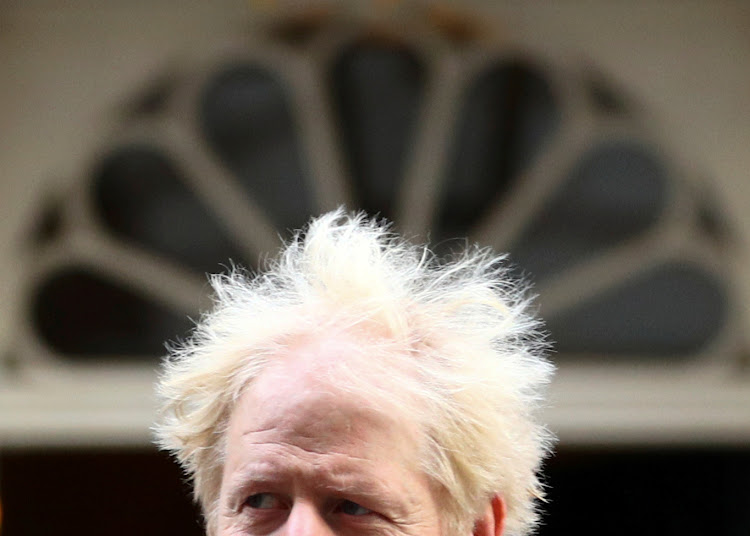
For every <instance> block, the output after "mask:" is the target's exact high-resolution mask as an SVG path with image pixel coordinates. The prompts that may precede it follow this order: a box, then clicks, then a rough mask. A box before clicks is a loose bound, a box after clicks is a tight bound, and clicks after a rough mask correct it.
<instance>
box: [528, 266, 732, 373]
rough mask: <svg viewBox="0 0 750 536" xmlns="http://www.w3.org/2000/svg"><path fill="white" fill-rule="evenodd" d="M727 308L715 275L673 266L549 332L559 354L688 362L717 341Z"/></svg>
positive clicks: (575, 312) (606, 296)
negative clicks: (653, 357) (686, 359)
mask: <svg viewBox="0 0 750 536" xmlns="http://www.w3.org/2000/svg"><path fill="white" fill-rule="evenodd" d="M542 299H543V298H542ZM728 308H729V306H728V303H727V296H726V293H725V289H724V288H723V286H722V284H721V282H720V281H718V280H717V279H716V277H715V276H714V275H713V274H711V273H708V272H706V271H705V270H703V269H702V268H700V267H698V266H694V265H690V264H679V263H676V262H675V263H672V264H666V265H664V266H660V267H659V268H656V269H654V270H651V271H648V272H646V273H644V274H640V275H637V276H635V277H633V279H632V280H630V281H628V282H627V283H625V284H623V285H622V286H620V287H617V288H614V289H611V290H609V291H607V292H604V293H602V294H599V295H597V296H596V297H595V298H593V299H592V300H590V301H588V302H586V303H584V304H582V305H580V306H578V307H576V308H574V309H572V310H568V311H565V312H563V313H560V314H559V315H557V316H554V317H551V318H549V319H548V322H547V326H548V328H549V330H550V331H551V332H552V340H554V341H555V342H556V344H555V347H556V351H557V352H559V353H561V354H565V353H596V354H601V355H600V356H597V359H607V357H609V356H611V357H615V356H616V355H617V354H646V355H659V356H662V357H674V358H680V357H682V358H684V357H686V356H689V354H690V353H691V352H695V351H697V350H699V349H700V348H701V347H702V346H703V345H704V344H706V343H708V342H709V341H710V340H711V339H712V338H713V337H715V336H716V335H717V333H718V332H719V330H720V329H721V328H722V326H723V325H724V323H725V321H726V317H727V314H728Z"/></svg>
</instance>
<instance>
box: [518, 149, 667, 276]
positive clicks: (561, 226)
mask: <svg viewBox="0 0 750 536" xmlns="http://www.w3.org/2000/svg"><path fill="white" fill-rule="evenodd" d="M666 201H667V176H666V171H665V170H664V167H663V166H662V163H661V161H660V159H659V158H658V157H657V156H656V155H654V154H652V153H651V151H649V150H648V149H646V148H645V147H642V146H640V145H636V144H633V143H624V142H611V143H607V144H604V145H602V146H600V147H597V148H596V149H594V150H592V151H591V152H590V153H588V154H587V155H585V156H584V157H583V159H582V160H581V162H580V163H579V164H578V165H577V166H576V167H575V168H574V169H573V170H572V172H571V173H570V176H569V177H568V179H567V180H566V181H565V182H563V184H562V187H561V188H560V190H559V191H558V192H557V193H556V194H555V195H554V196H553V198H552V199H551V200H550V202H549V203H548V204H547V206H546V207H545V208H544V209H543V210H541V211H540V212H539V214H537V216H536V219H535V220H534V221H533V222H532V223H531V226H530V228H529V229H528V230H527V231H526V232H525V233H524V234H523V235H522V237H521V238H520V239H519V240H518V242H517V244H515V245H514V246H513V247H512V249H511V251H512V258H513V261H514V262H516V263H518V264H519V265H520V266H521V267H522V268H523V269H524V270H526V271H527V272H528V273H530V274H531V276H532V277H533V278H534V279H536V280H540V279H543V278H544V277H546V276H548V275H550V274H553V273H555V272H559V271H561V270H563V269H565V268H567V267H569V266H571V265H573V264H575V263H577V262H580V261H581V260H585V259H587V258H590V257H591V256H593V255H594V254H596V253H597V252H600V251H602V250H603V249H605V248H607V247H610V246H614V245H617V244H619V243H621V242H622V241H623V240H625V239H628V238H631V237H633V236H636V235H638V234H639V233H641V232H643V231H645V230H646V229H648V228H649V227H650V226H652V225H653V224H654V223H655V222H656V220H657V218H658V217H659V215H660V214H661V212H662V210H663V209H664V206H665V204H666Z"/></svg>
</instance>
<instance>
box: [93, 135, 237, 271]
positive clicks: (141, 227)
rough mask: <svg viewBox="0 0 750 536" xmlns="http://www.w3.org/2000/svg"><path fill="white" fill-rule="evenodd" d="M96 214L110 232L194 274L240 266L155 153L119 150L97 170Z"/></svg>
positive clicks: (170, 166)
mask: <svg viewBox="0 0 750 536" xmlns="http://www.w3.org/2000/svg"><path fill="white" fill-rule="evenodd" d="M94 195H95V204H96V210H97V211H98V213H99V217H100V218H101V219H102V221H103V222H104V224H105V225H106V226H107V227H109V228H110V229H111V230H112V232H113V233H114V234H115V235H117V236H119V237H121V238H123V239H125V240H128V241H132V242H136V243H137V244H139V245H143V246H145V247H147V248H150V249H153V250H155V251H157V252H159V253H161V254H164V255H166V256H168V257H170V258H172V259H174V260H176V261H178V262H181V263H184V264H186V265H187V266H189V267H190V268H193V269H195V270H197V271H199V272H217V271H221V270H222V269H223V268H222V267H223V266H226V265H227V264H228V261H229V260H230V259H232V260H234V261H238V262H241V261H243V259H242V256H241V254H240V253H239V251H238V250H237V249H236V248H235V247H234V245H233V244H232V243H231V242H230V241H229V239H228V238H227V237H226V235H225V234H224V232H223V229H222V228H221V227H220V226H219V225H218V223H217V222H216V221H215V220H214V219H213V217H212V215H211V214H210V213H209V212H208V211H207V210H206V209H205V207H204V206H203V205H202V204H201V202H200V200H199V199H198V198H197V197H196V196H195V195H194V194H193V192H191V191H190V190H188V189H187V188H186V187H185V185H184V184H183V182H182V181H181V179H180V172H179V170H178V168H177V167H176V166H175V164H174V163H173V162H171V161H170V160H169V159H167V158H166V157H165V156H164V155H163V154H161V153H160V152H159V151H158V150H157V149H156V148H153V147H148V146H130V147H122V148H120V149H118V150H116V151H114V152H113V153H112V154H110V155H109V156H108V157H106V158H105V159H104V160H103V161H102V162H101V165H100V166H99V168H98V170H97V172H96V175H95V181H94Z"/></svg>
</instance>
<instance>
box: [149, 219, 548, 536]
mask: <svg viewBox="0 0 750 536" xmlns="http://www.w3.org/2000/svg"><path fill="white" fill-rule="evenodd" d="M213 285H214V289H215V292H216V306H215V308H214V310H213V311H212V312H211V313H209V314H207V315H205V316H204V317H203V318H202V319H201V321H200V323H199V324H198V326H197V328H196V330H195V332H194V333H193V335H192V337H191V338H190V339H189V340H188V341H187V342H185V343H183V344H181V345H179V346H177V347H174V348H172V349H171V351H170V357H169V359H168V361H167V364H166V367H165V372H164V374H163V377H162V379H161V382H160V385H159V392H160V395H161V397H162V401H163V408H162V410H163V416H162V419H161V422H160V423H159V424H158V425H157V433H158V436H159V441H160V443H161V445H162V446H163V447H165V448H167V449H169V450H171V451H173V452H174V453H175V454H176V456H177V458H178V459H179V460H180V462H181V463H182V464H183V466H184V467H185V468H186V470H187V471H188V473H189V474H191V475H192V476H193V478H194V485H195V493H196V497H197V498H198V499H199V501H200V503H201V505H202V507H203V510H204V514H205V515H206V520H207V525H208V530H209V533H210V534H212V535H216V536H225V535H227V534H260V533H264V534H265V533H269V532H272V531H273V530H276V529H278V528H280V527H282V526H283V527H286V528H287V529H289V530H292V532H291V533H299V530H301V529H299V527H300V526H305V527H307V528H308V529H310V528H311V527H312V528H314V526H313V525H314V522H315V521H316V520H317V521H319V522H321V523H323V525H321V526H325V527H327V528H328V529H333V528H335V527H334V525H335V526H336V527H339V528H340V529H341V530H338V529H337V530H334V531H333V532H334V533H336V534H342V533H344V532H346V531H347V530H351V531H353V532H356V533H361V532H364V531H365V529H366V528H367V529H369V528H372V529H373V530H374V531H375V533H376V534H380V532H377V530H375V529H378V528H381V529H384V532H383V533H386V534H400V533H404V534H412V535H415V536H427V535H428V534H434V535H438V534H442V535H444V536H448V535H458V534H467V535H468V534H470V533H471V532H472V530H475V529H477V530H478V527H479V528H481V527H484V526H485V525H486V520H487V519H488V515H489V516H490V518H493V519H494V522H495V526H496V527H500V526H502V524H503V523H504V525H505V528H506V534H509V535H510V536H520V535H522V534H525V533H526V532H527V531H528V530H529V528H531V527H532V526H533V524H534V521H535V512H534V499H535V497H539V496H540V495H541V493H540V490H539V484H538V480H537V476H536V473H537V470H538V468H539V464H540V462H541V460H542V458H543V456H544V454H545V453H546V451H547V448H548V445H549V435H548V434H547V432H546V431H545V429H544V428H543V427H542V426H541V425H540V424H538V422H537V421H536V418H535V412H536V409H537V406H538V404H539V402H540V399H541V394H540V389H541V387H542V386H543V385H544V384H545V383H546V382H547V380H548V379H549V376H550V374H551V367H550V365H549V364H548V363H547V362H546V361H545V360H544V359H543V358H542V357H541V356H540V353H541V351H542V350H543V346H544V345H543V344H542V343H541V342H540V339H539V336H538V335H537V333H536V328H537V323H536V322H535V321H534V320H533V319H532V318H530V317H529V316H527V313H526V308H527V301H526V300H525V298H524V297H523V295H522V294H521V293H520V292H519V290H518V289H517V288H515V287H514V286H513V285H512V284H511V283H510V282H509V280H508V278H507V275H506V274H505V273H504V272H503V271H501V269H500V268H499V259H498V258H496V257H493V256H492V255H491V254H490V253H489V252H488V251H486V250H478V249H474V250H471V251H467V252H465V253H464V254H463V255H461V256H460V257H458V258H456V259H455V260H453V261H452V262H448V263H439V262H438V261H437V260H436V259H435V258H434V257H433V256H432V255H431V254H430V253H429V252H428V251H427V250H426V249H425V248H419V247H415V246H412V245H409V244H407V243H406V242H404V241H402V240H400V239H398V238H397V237H396V236H394V235H393V234H391V233H390V232H389V231H388V229H387V228H386V227H385V226H384V225H382V224H379V223H377V222H373V221H367V220H366V219H365V218H364V217H362V216H353V217H350V216H345V215H343V214H342V213H341V212H336V213H331V214H327V215H324V216H322V217H320V218H318V219H317V220H314V221H313V222H312V223H311V225H310V226H309V227H308V229H307V230H306V232H305V233H304V234H302V233H300V234H299V235H297V237H296V238H295V239H294V240H293V241H292V242H291V243H290V244H288V245H287V246H286V247H285V248H284V250H283V251H282V252H281V254H280V255H279V256H278V258H277V259H275V260H274V261H272V262H271V263H270V265H269V267H268V269H267V270H266V271H265V272H263V273H261V274H258V275H254V276H250V275H247V274H243V273H240V272H238V271H235V272H234V273H232V274H230V275H226V276H217V277H215V278H213ZM305 523H307V524H308V525H305ZM310 523H312V524H313V525H310ZM363 523H372V524H373V525H367V526H366V527H365V526H364V525H362V524H363ZM389 523H390V525H389ZM337 524H338V525H337ZM292 525H294V527H296V528H294V529H292V528H290V527H292ZM339 525H340V526H339ZM376 525H377V526H376ZM485 528H486V527H485ZM399 529H403V530H402V531H401V532H399ZM313 532H314V531H313ZM490 532H492V530H490Z"/></svg>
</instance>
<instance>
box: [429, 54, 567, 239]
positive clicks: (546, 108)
mask: <svg viewBox="0 0 750 536" xmlns="http://www.w3.org/2000/svg"><path fill="white" fill-rule="evenodd" d="M559 120H560V112H559V109H558V107H557V104H556V103H555V100H554V96H553V94H552V90H551V88H550V86H549V85H548V84H547V82H546V81H545V80H544V78H542V76H541V75H539V74H538V73H537V72H536V71H534V70H533V69H531V68H530V67H528V66H526V65H524V64H522V63H509V64H502V65H498V66H496V67H494V68H492V69H491V70H489V71H488V72H486V73H485V74H484V75H482V76H481V77H480V78H479V79H478V80H477V81H476V82H474V83H473V84H472V86H471V87H470V88H469V90H468V92H467V93H466V95H465V96H464V99H463V111H462V112H461V115H460V119H459V122H458V130H457V135H456V140H455V143H454V146H453V149H452V152H451V159H450V162H449V167H448V175H447V176H446V177H445V187H444V191H443V197H442V202H441V212H440V216H439V222H438V237H439V238H441V239H442V238H449V237H452V236H466V235H467V234H469V231H470V229H471V226H472V224H473V223H474V222H475V221H477V219H479V218H480V217H481V216H482V215H483V214H484V212H485V210H486V209H487V208H488V207H490V206H492V205H493V204H494V203H495V202H496V201H497V200H498V199H499V198H501V197H502V196H503V195H504V194H505V193H507V192H508V190H510V188H511V187H512V185H513V183H514V181H515V180H517V179H518V178H519V173H520V172H521V171H522V170H523V169H524V168H525V167H526V166H528V165H529V163H530V162H531V161H532V159H533V158H534V157H535V156H537V155H538V154H539V151H540V150H541V149H542V147H543V146H544V142H545V141H547V140H548V139H549V138H550V136H551V135H552V133H553V132H554V130H555V127H556V126H557V124H558V122H559Z"/></svg>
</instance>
